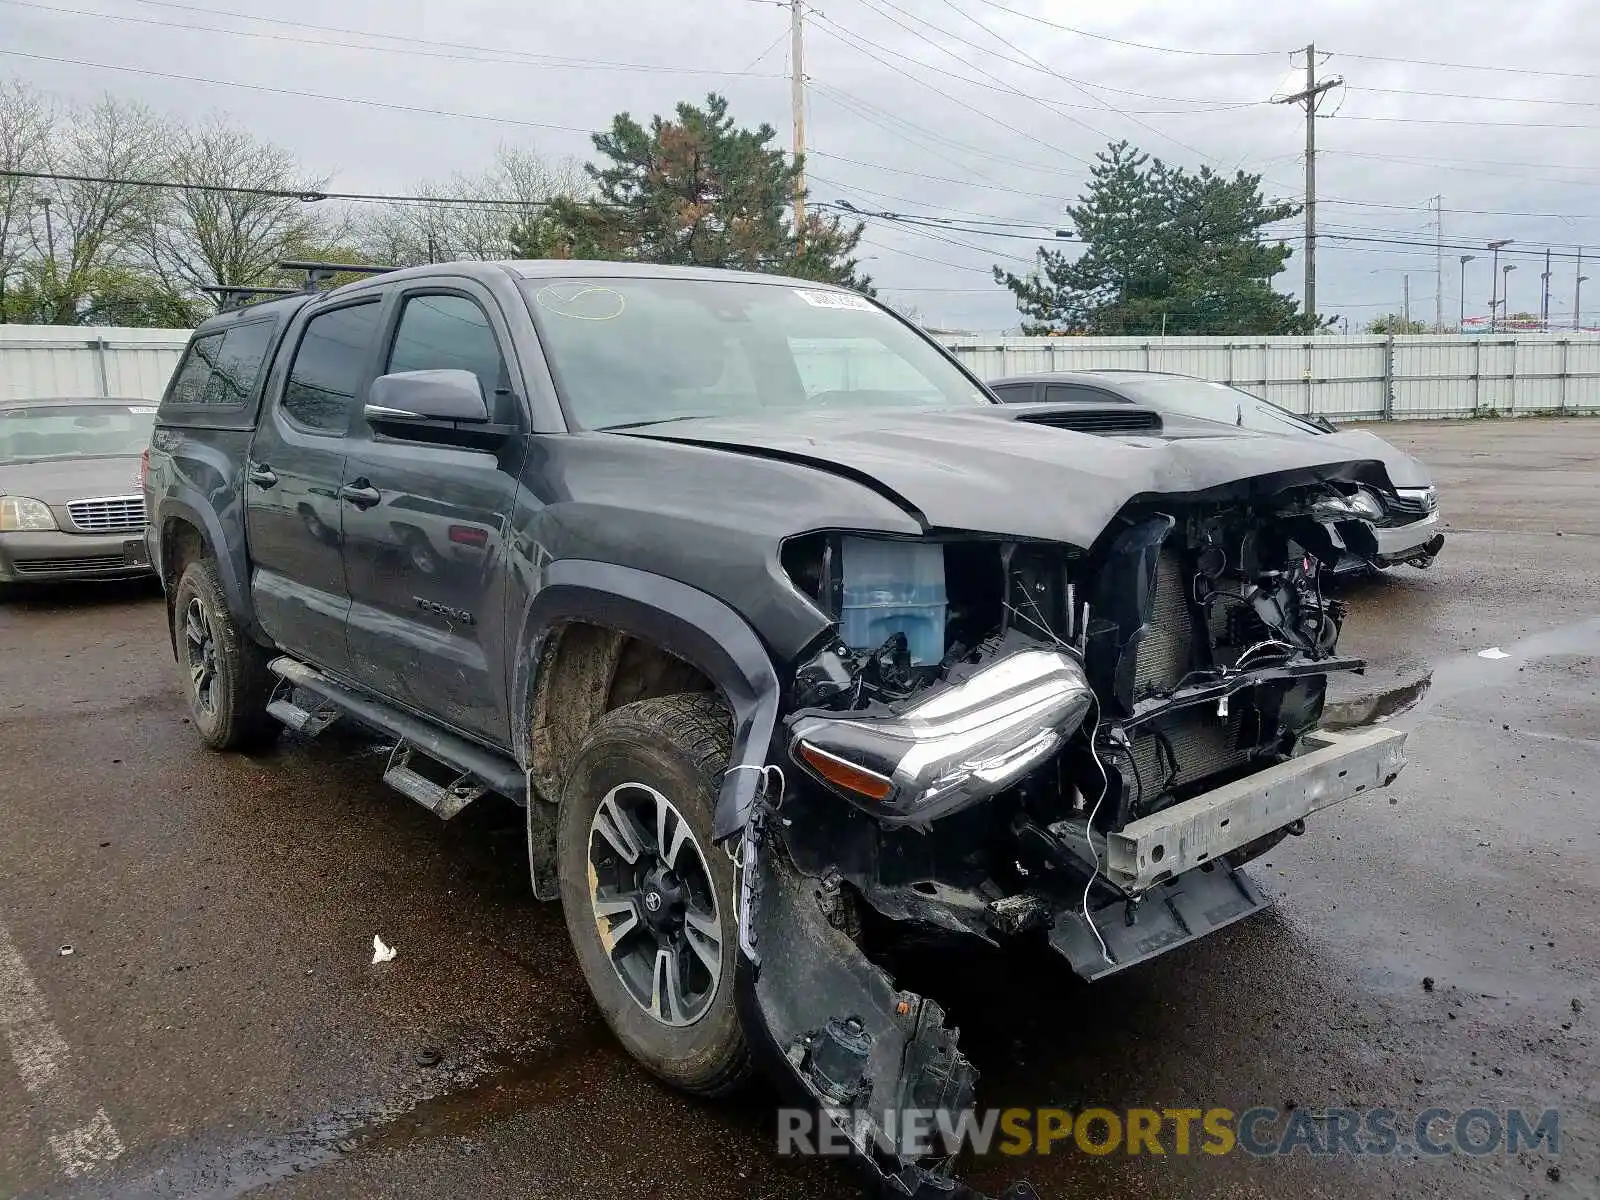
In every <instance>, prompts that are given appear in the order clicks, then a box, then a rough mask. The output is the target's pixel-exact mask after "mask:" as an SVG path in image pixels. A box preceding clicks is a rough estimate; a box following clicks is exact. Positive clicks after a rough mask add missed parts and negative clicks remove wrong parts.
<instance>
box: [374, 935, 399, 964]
mask: <svg viewBox="0 0 1600 1200" xmlns="http://www.w3.org/2000/svg"><path fill="white" fill-rule="evenodd" d="M394 956H395V948H394V947H393V946H386V945H384V944H383V939H382V938H381V937H379V936H378V935H377V934H373V935H372V965H373V966H377V965H378V964H379V963H386V962H391V961H393V959H394Z"/></svg>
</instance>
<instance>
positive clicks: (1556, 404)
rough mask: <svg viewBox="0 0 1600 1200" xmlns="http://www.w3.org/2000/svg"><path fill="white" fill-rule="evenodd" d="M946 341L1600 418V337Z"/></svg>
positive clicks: (57, 392) (1392, 411)
mask: <svg viewBox="0 0 1600 1200" xmlns="http://www.w3.org/2000/svg"><path fill="white" fill-rule="evenodd" d="M188 337H189V332H188V330H184V329H119V328H105V329H95V328H86V327H79V326H73V325H0V399H33V398H36V397H37V398H42V397H46V396H128V397H139V398H143V399H151V400H153V399H156V398H157V397H159V396H160V395H161V393H162V391H163V390H164V389H165V387H166V383H167V377H168V375H170V374H171V372H172V368H173V366H174V365H175V364H176V363H177V361H178V355H179V354H180V353H181V352H182V350H183V347H184V344H185V342H187V341H188ZM942 340H943V341H944V342H945V344H946V345H948V346H949V347H950V348H951V350H953V351H954V352H955V354H956V355H957V357H959V358H960V359H961V360H962V361H963V362H964V363H966V364H967V366H968V367H969V368H970V369H971V370H972V371H974V372H975V373H976V374H977V375H979V376H980V377H981V378H984V379H998V378H1000V377H1001V376H1004V375H1021V374H1028V373H1032V372H1038V371H1073V370H1086V369H1090V368H1097V367H1098V368H1105V367H1111V368H1121V369H1124V370H1136V371H1171V372H1175V373H1178V374H1182V375H1198V376H1201V377H1202V378H1205V379H1214V380H1216V381H1218V382H1220V383H1231V384H1234V385H1235V386H1237V387H1241V388H1243V389H1244V390H1245V391H1248V392H1253V393H1255V394H1256V395H1258V396H1261V397H1263V398H1265V399H1267V400H1271V401H1273V402H1274V403H1276V404H1281V405H1282V406H1283V407H1285V408H1288V409H1291V410H1292V411H1294V412H1299V413H1306V414H1308V415H1312V414H1321V415H1323V416H1328V417H1334V418H1346V419H1357V418H1359V419H1365V420H1381V419H1385V418H1393V419H1397V420H1405V419H1413V418H1419V417H1469V416H1472V415H1474V414H1485V413H1498V414H1502V415H1510V416H1517V415H1523V416H1526V415H1532V414H1535V413H1552V412H1557V413H1595V412H1600V334H1589V333H1570V334H1567V333H1519V334H1506V335H1494V334H1471V335H1466V336H1456V335H1453V334H1445V335H1431V334H1428V335H1419V336H1415V337H1396V338H1386V337H1366V336H1363V337H1265V338H1246V337H1232V338H1228V337H1187V338H1177V337H1174V338H1086V337H1059V338H1052V337H1035V338H1024V337H946V338H944V339H942Z"/></svg>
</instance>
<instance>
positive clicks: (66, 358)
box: [0, 325, 189, 400]
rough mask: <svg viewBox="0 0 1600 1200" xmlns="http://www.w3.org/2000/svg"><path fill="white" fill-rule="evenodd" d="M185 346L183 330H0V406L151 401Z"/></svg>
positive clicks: (69, 327) (67, 327)
mask: <svg viewBox="0 0 1600 1200" xmlns="http://www.w3.org/2000/svg"><path fill="white" fill-rule="evenodd" d="M188 341H189V331H188V330H187V329H120V328H104V329H97V328H92V327H89V326H83V325H0V400H39V399H44V398H45V397H49V396H126V397H128V398H129V399H140V400H156V399H159V398H160V396H161V393H162V392H163V391H165V390H166V387H167V378H168V376H170V375H171V374H172V368H173V367H175V366H176V365H177V363H178V356H179V355H180V354H181V353H183V347H184V345H185V344H186V343H187V342H188Z"/></svg>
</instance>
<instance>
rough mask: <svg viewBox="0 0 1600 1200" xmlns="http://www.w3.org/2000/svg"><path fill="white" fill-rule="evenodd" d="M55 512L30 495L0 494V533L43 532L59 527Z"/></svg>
mask: <svg viewBox="0 0 1600 1200" xmlns="http://www.w3.org/2000/svg"><path fill="white" fill-rule="evenodd" d="M59 528H60V526H58V525H57V524H56V518H55V514H54V513H52V512H51V511H50V506H49V505H48V504H46V503H45V502H44V501H42V500H35V499H34V498H33V497H31V496H0V533H22V532H27V533H43V532H49V531H51V530H54V529H59Z"/></svg>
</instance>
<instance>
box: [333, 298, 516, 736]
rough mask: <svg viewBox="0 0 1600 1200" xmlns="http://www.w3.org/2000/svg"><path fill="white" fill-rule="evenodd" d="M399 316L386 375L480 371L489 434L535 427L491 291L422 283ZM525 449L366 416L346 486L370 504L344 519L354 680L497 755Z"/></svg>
mask: <svg viewBox="0 0 1600 1200" xmlns="http://www.w3.org/2000/svg"><path fill="white" fill-rule="evenodd" d="M390 312H391V318H390V320H389V321H387V322H386V326H387V327H388V328H389V330H390V332H389V333H388V335H387V336H386V337H385V338H384V339H383V340H384V344H385V347H386V349H385V352H384V354H383V355H382V366H381V367H380V369H379V374H389V373H393V372H401V371H428V370H441V369H456V370H465V371H470V372H472V373H473V374H474V375H476V376H477V377H478V382H479V385H480V386H481V388H482V389H483V396H484V399H485V401H486V402H487V403H488V407H489V414H490V419H491V421H493V422H494V423H495V424H496V425H498V426H502V427H511V428H515V429H524V428H526V424H525V420H524V417H523V413H522V406H521V402H520V401H519V399H518V398H517V396H516V395H515V393H514V390H513V388H512V386H511V382H510V381H511V379H512V378H513V375H512V373H511V372H509V371H508V369H507V366H508V360H507V357H506V355H507V351H506V350H505V349H503V348H504V347H509V346H510V345H511V341H510V337H509V334H508V331H507V328H506V325H505V322H504V318H503V317H502V315H501V313H500V309H499V307H498V305H497V304H496V303H495V301H494V298H493V297H492V296H491V295H490V294H489V293H488V291H487V290H486V289H482V288H480V287H478V286H477V285H476V284H473V283H471V282H469V281H467V280H460V281H440V280H429V281H419V282H418V283H415V284H412V285H411V286H410V287H408V288H406V289H404V290H402V291H400V293H399V295H398V296H397V298H396V301H395V303H394V304H393V305H392V306H391V308H390ZM524 441H525V439H523V438H522V437H515V436H513V437H506V438H502V439H499V440H494V439H491V440H490V441H489V442H488V443H484V444H482V445H478V446H476V447H475V446H472V445H467V444H461V443H459V442H458V443H457V444H449V443H448V442H447V441H443V440H437V439H431V438H429V437H427V436H426V435H421V434H419V435H418V440H412V439H410V438H405V439H402V438H399V437H388V436H384V435H381V434H378V433H376V432H375V431H374V430H373V429H372V428H371V426H369V425H368V424H367V423H366V421H365V420H363V419H362V418H361V416H360V414H359V413H358V414H357V417H356V422H355V426H354V428H353V430H352V434H351V440H350V457H349V461H348V463H347V464H346V466H345V483H346V485H347V486H349V487H355V488H362V489H366V492H367V496H368V499H367V501H366V502H365V503H363V504H361V505H359V506H347V507H346V508H345V513H344V569H345V578H346V580H347V581H348V583H349V587H350V600H351V607H350V619H349V627H348V628H349V642H350V654H351V662H350V668H351V671H352V672H353V673H354V674H353V677H354V679H355V680H356V682H358V683H361V684H363V685H365V686H366V687H368V688H371V689H372V690H373V691H375V692H377V693H378V694H379V695H382V696H385V697H387V698H388V699H390V700H392V701H394V702H396V703H398V704H400V705H402V706H404V707H406V708H409V709H412V710H413V711H416V712H419V713H422V714H424V715H426V716H429V717H432V718H433V719H434V720H438V721H442V722H444V723H445V724H447V725H450V726H452V727H453V728H455V729H457V730H460V731H461V732H463V733H467V734H469V735H472V736H474V737H477V738H479V739H480V740H483V741H487V742H490V743H492V744H494V745H497V746H507V745H509V744H510V740H509V739H510V718H509V711H508V708H507V702H506V696H507V686H508V683H507V680H508V670H507V663H508V662H509V660H510V655H509V653H508V651H507V647H506V642H505V637H506V631H505V591H504V569H503V560H504V557H505V555H504V546H505V542H504V539H505V531H506V526H507V520H508V518H507V514H508V512H509V511H510V509H511V505H512V501H513V498H514V497H515V495H516V488H517V476H518V474H519V472H520V470H521V466H522V456H523V452H524Z"/></svg>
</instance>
